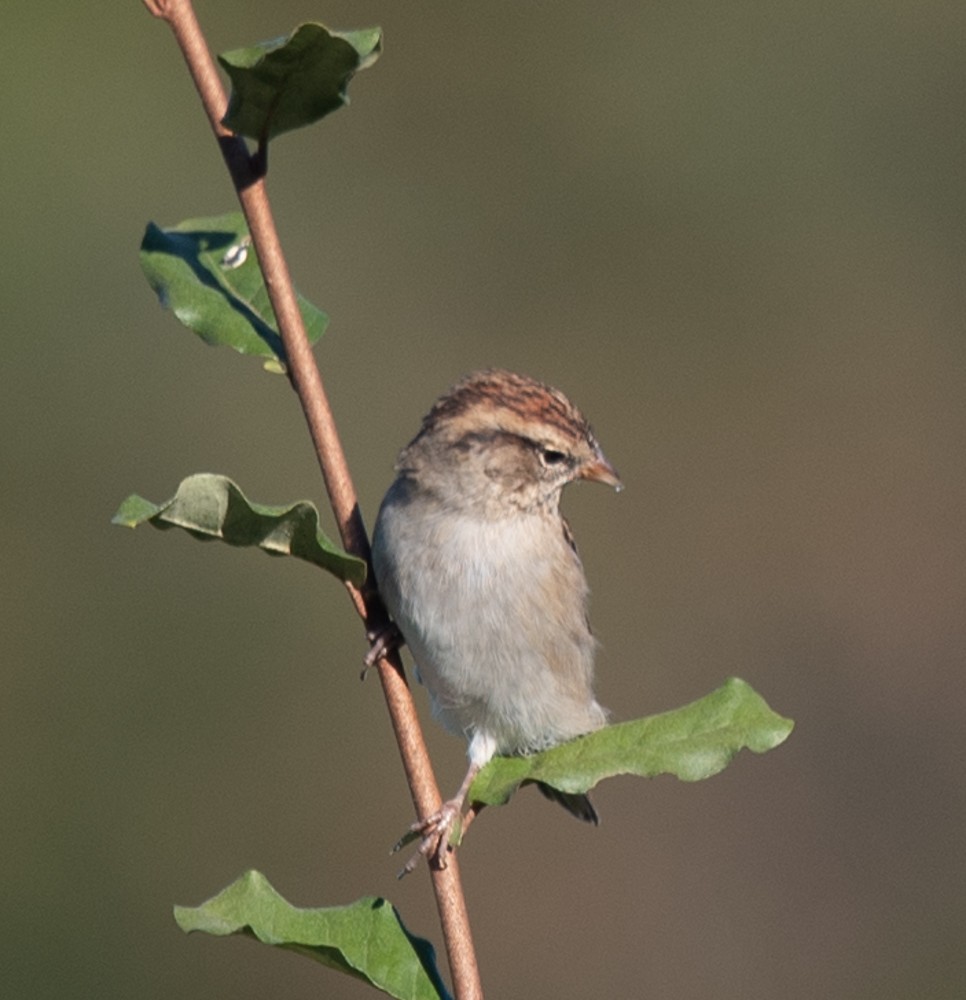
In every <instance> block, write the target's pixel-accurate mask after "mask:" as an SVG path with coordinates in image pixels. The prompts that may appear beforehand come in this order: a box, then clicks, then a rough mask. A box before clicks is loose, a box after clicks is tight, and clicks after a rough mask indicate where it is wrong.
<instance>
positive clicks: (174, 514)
mask: <svg viewBox="0 0 966 1000" xmlns="http://www.w3.org/2000/svg"><path fill="white" fill-rule="evenodd" d="M112 521H113V523H114V524H121V525H124V526H126V527H128V528H136V527H137V526H138V525H141V524H152V525H154V527H156V528H162V529H166V528H184V529H185V531H187V532H189V533H190V534H191V535H193V536H194V537H195V538H199V539H201V540H203V541H210V540H212V539H216V538H217V539H220V540H221V541H223V542H227V543H228V544H229V545H238V546H250V545H257V546H258V547H259V548H260V549H263V550H264V551H265V552H268V553H269V554H270V555H286V556H296V557H297V558H299V559H304V560H305V561H306V562H310V563H313V564H315V565H316V566H321V567H322V569H325V570H328V571H329V572H330V573H334V574H335V575H336V576H337V577H338V578H339V579H340V580H345V581H348V582H349V583H352V584H354V585H355V586H357V587H360V586H362V583H363V581H364V580H365V578H366V564H365V563H364V562H363V561H362V560H361V559H358V558H356V556H351V555H349V554H348V553H347V552H344V551H343V550H342V549H340V548H339V547H338V546H337V545H336V544H335V543H334V542H332V541H331V540H330V539H329V538H327V537H326V535H325V534H324V533H323V532H322V530H321V529H320V528H319V512H318V510H317V509H316V507H315V505H314V504H311V503H309V502H308V501H307V500H302V501H300V502H298V503H294V504H289V505H288V506H287V507H267V506H265V505H263V504H257V503H252V502H251V501H250V500H248V499H247V498H246V497H245V495H244V493H242V491H241V490H240V489H239V488H238V487H237V486H236V485H235V484H234V483H233V482H232V481H231V480H230V479H228V478H227V477H226V476H217V475H214V474H213V473H210V472H200V473H198V474H197V475H194V476H189V477H188V478H187V479H184V480H182V482H181V484H180V485H179V486H178V492H177V493H176V494H175V495H174V496H173V497H172V498H171V499H170V500H168V501H166V502H165V503H161V504H153V503H151V502H150V501H149V500H145V499H144V498H143V497H139V496H138V495H137V494H133V495H132V496H129V497H128V498H127V499H126V500H125V501H124V503H122V504H121V506H120V507H119V508H118V511H117V513H116V514H115V515H114V517H113V518H112Z"/></svg>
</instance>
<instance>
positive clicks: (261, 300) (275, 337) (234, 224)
mask: <svg viewBox="0 0 966 1000" xmlns="http://www.w3.org/2000/svg"><path fill="white" fill-rule="evenodd" d="M141 269H142V270H143V271H144V275H145V277H146V278H147V279H148V284H150V286H151V287H152V288H153V289H154V291H155V293H156V294H157V296H158V299H159V300H160V302H161V305H163V306H164V307H165V308H168V309H171V310H172V312H174V314H175V316H176V317H177V318H178V319H179V320H180V321H181V322H182V323H183V324H184V325H185V326H186V327H188V329H189V330H193V331H194V332H195V333H196V334H198V336H199V337H201V339H202V340H204V341H205V343H207V344H211V345H213V346H219V345H223V346H226V347H232V348H234V349H235V350H236V351H239V352H240V353H241V354H254V355H256V356H258V357H262V358H269V359H271V360H272V361H279V362H282V363H283V364H284V361H285V351H284V348H283V347H282V341H281V338H280V337H279V334H278V324H277V323H276V321H275V312H274V310H273V309H272V305H271V303H270V302H269V300H268V292H267V291H266V289H265V282H264V280H263V279H262V272H261V270H260V269H259V267H258V260H257V258H256V255H255V251H254V249H253V248H252V246H251V237H250V236H249V234H248V227H247V226H246V224H245V217H244V216H243V215H242V214H241V212H229V213H227V214H226V215H216V216H212V217H211V218H205V219H186V220H185V221H184V222H179V223H178V225H176V226H172V227H171V228H169V229H162V228H161V227H160V226H157V225H155V224H154V223H153V222H149V223H148V226H147V229H146V230H145V233H144V239H143V240H142V241H141ZM298 304H299V309H300V311H301V313H302V320H303V322H304V323H305V331H306V334H307V335H308V338H309V342H310V343H312V344H314V343H315V342H316V341H317V340H318V339H319V337H321V336H322V334H323V333H324V332H325V328H326V326H327V325H328V322H329V320H328V317H327V316H326V315H325V313H324V312H322V310H321V309H318V308H316V306H314V305H312V303H311V302H309V301H308V300H307V299H305V298H303V297H302V296H301V295H299V296H298Z"/></svg>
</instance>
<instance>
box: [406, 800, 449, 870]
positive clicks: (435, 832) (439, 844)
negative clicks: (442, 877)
mask: <svg viewBox="0 0 966 1000" xmlns="http://www.w3.org/2000/svg"><path fill="white" fill-rule="evenodd" d="M461 805H462V804H461V803H460V802H459V801H457V800H455V799H451V800H450V801H449V802H444V803H443V804H442V806H440V808H439V809H438V810H437V811H436V812H434V813H433V814H432V816H427V817H426V819H421V820H417V821H416V822H415V823H413V825H412V826H411V827H410V828H409V829H408V830H407V831H406V833H405V834H404V835H403V836H402V837H400V839H399V840H398V841H397V843H396V844H395V845H394V846H393V849H392V853H393V854H395V853H396V852H397V851H400V850H402V848H404V847H405V846H406V845H407V844H411V843H412V842H413V841H414V840H419V848H418V849H417V850H416V852H415V853H414V854H413V855H412V857H410V859H409V860H408V861H407V862H406V863H405V864H404V865H403V866H402V869H401V870H400V872H399V875H398V876H397V877H398V878H403V877H405V876H406V875H409V874H410V872H413V871H415V870H416V866H417V865H418V864H419V862H420V859H421V858H425V859H426V861H427V862H428V863H429V864H430V865H431V866H433V867H434V868H445V867H446V864H447V862H446V855H447V854H448V853H449V852H450V851H451V850H452V849H453V847H455V846H456V844H458V843H459V837H460V832H461V826H462V817H461V816H460V809H461ZM454 832H455V834H456V837H455V841H454V837H453V834H454Z"/></svg>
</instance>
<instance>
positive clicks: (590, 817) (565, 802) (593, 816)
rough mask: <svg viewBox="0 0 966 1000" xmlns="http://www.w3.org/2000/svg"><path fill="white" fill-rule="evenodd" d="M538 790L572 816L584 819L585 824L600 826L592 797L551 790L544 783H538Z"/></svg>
mask: <svg viewBox="0 0 966 1000" xmlns="http://www.w3.org/2000/svg"><path fill="white" fill-rule="evenodd" d="M537 788H539V789H540V791H541V792H543V794H544V795H546V797H547V798H548V799H550V800H551V801H552V802H559V803H560V805H562V806H563V807H564V809H566V810H567V812H569V813H570V814H571V815H572V816H576V817H577V819H582V820H583V821H584V822H585V823H593V824H594V826H598V825H599V824H600V817H599V816H598V815H597V810H596V809H595V808H594V803H593V802H591V801H590V796H588V795H583V794H581V793H577V792H562V791H560V789H559V788H551V786H550V785H545V784H543V782H541V781H538V782H537Z"/></svg>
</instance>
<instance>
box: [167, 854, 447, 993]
mask: <svg viewBox="0 0 966 1000" xmlns="http://www.w3.org/2000/svg"><path fill="white" fill-rule="evenodd" d="M174 918H175V920H177V922H178V926H179V927H180V928H181V929H182V930H183V931H186V932H190V931H204V932H206V933H207V934H214V935H216V936H218V937H225V936H227V935H229V934H245V935H248V936H250V937H254V938H256V939H257V940H259V941H262V942H264V943H265V944H271V945H275V946H276V947H279V948H286V949H288V950H290V951H295V952H298V954H300V955H306V956H307V957H309V958H314V959H315V960H316V961H318V962H321V963H322V964H323V965H327V966H329V968H332V969H337V970H338V971H340V972H345V973H348V974H349V975H351V976H354V977H356V978H357V979H362V980H364V981H366V982H368V983H370V984H372V985H373V986H375V987H376V988H377V989H379V990H381V991H382V992H383V993H388V994H389V996H391V997H399V998H400V1000H440V998H447V1000H448V998H449V993H448V992H447V990H446V987H445V986H444V984H443V981H442V979H441V977H440V974H439V970H438V969H437V967H436V955H435V952H434V950H433V946H432V945H431V944H430V943H429V942H428V941H425V940H424V939H422V938H418V937H415V936H414V935H412V934H410V933H409V931H407V930H406V928H405V927H404V926H403V922H402V920H401V919H400V917H399V913H398V912H397V911H396V908H395V907H394V906H393V905H392V904H391V903H389V902H387V901H386V900H385V899H377V898H375V897H368V898H365V899H359V900H357V901H356V902H355V903H352V904H350V905H349V906H332V907H325V908H319V909H311V910H310V909H300V908H299V907H295V906H292V905H291V903H288V902H286V900H285V899H283V898H282V897H281V896H280V895H279V894H278V893H277V892H276V891H275V890H274V889H273V888H272V886H271V885H269V883H268V879H266V878H265V876H264V875H262V874H261V873H259V872H256V871H250V872H247V873H246V874H245V875H242V877H241V878H240V879H238V880H237V881H236V882H233V883H232V884H231V885H230V886H228V888H227V889H224V890H223V891H222V892H220V893H219V894H218V895H217V896H215V897H214V898H213V899H209V900H208V902H207V903H202V904H201V906H198V907H194V908H192V907H185V906H176V907H175V908H174Z"/></svg>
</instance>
